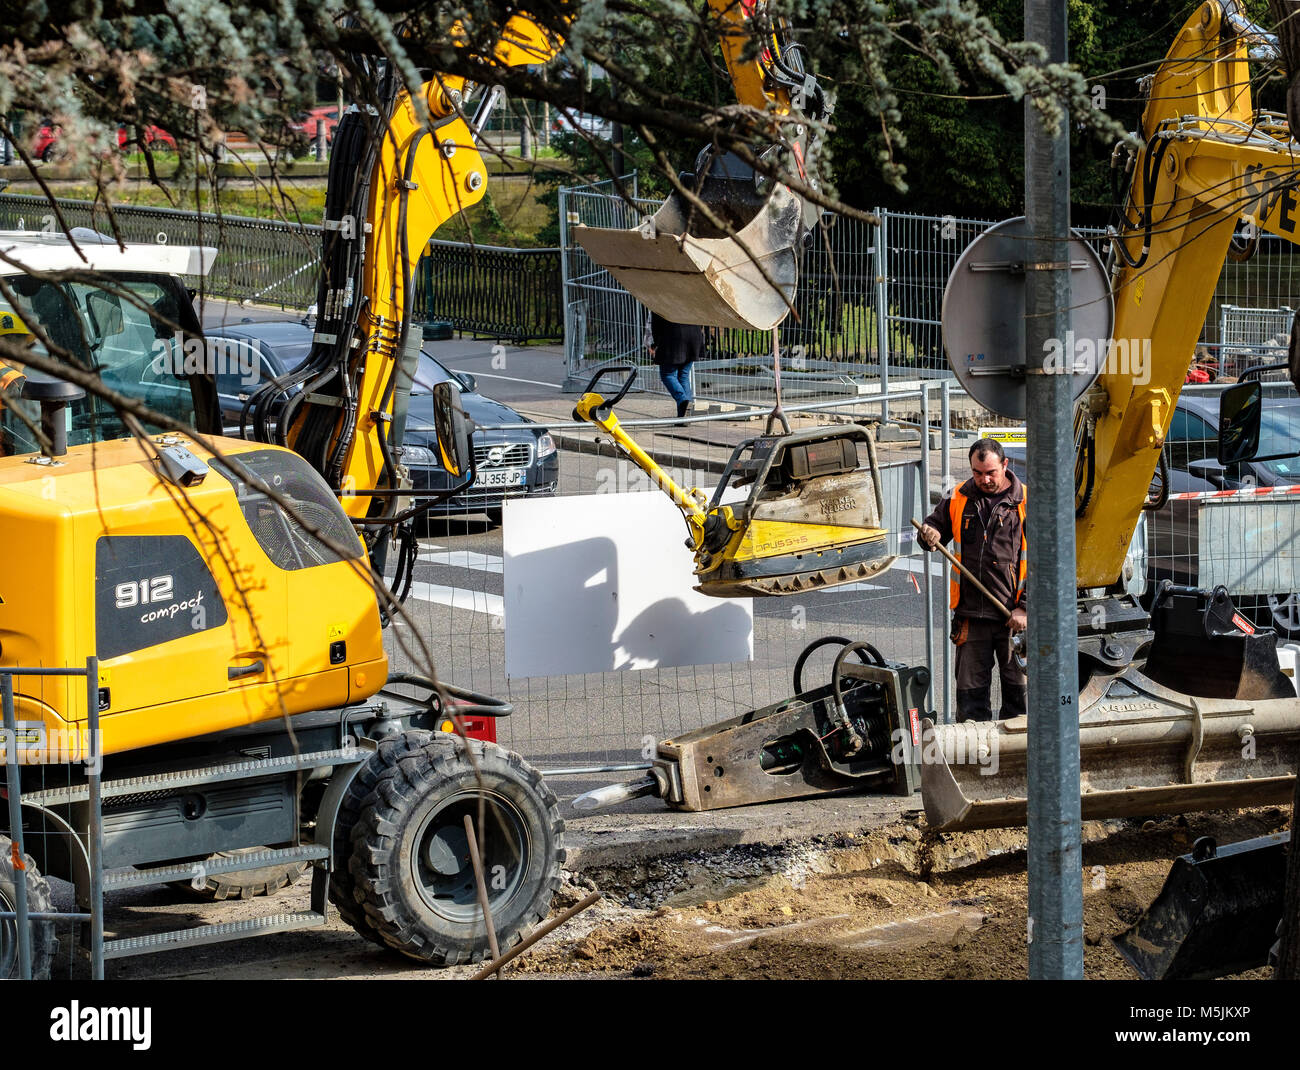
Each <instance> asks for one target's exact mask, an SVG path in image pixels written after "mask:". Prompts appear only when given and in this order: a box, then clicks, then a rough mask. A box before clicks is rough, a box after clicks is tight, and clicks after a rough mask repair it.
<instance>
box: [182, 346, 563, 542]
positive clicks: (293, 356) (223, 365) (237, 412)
mask: <svg viewBox="0 0 1300 1070" xmlns="http://www.w3.org/2000/svg"><path fill="white" fill-rule="evenodd" d="M207 339H208V345H209V350H210V352H211V353H212V354H213V360H214V364H215V366H216V370H217V376H216V379H217V391H218V393H219V395H220V398H221V410H222V416H223V419H224V422H225V426H226V433H227V434H232V435H238V434H239V427H240V420H241V413H242V411H243V408H244V403H245V402H246V401H247V400H248V399H249V397H251V396H252V394H253V392H254V391H255V390H257V388H258V387H259V386H261V385H262V384H263V383H264V382H266V381H267V380H268V379H278V378H280V377H282V376H284V375H286V374H288V373H289V372H292V371H293V370H294V369H296V368H297V367H298V366H299V365H301V364H302V362H303V361H304V360H306V359H307V355H308V353H309V352H310V351H311V340H312V329H311V328H310V327H308V326H306V325H304V324H302V323H299V322H296V321H294V320H272V321H267V322H262V323H241V324H239V325H237V326H233V327H221V328H219V329H212V330H209V331H208V332H207ZM448 381H450V382H451V383H453V384H455V386H456V387H457V388H458V389H459V390H460V402H461V407H462V408H463V409H464V410H465V414H466V415H467V416H468V417H469V418H470V419H471V420H473V421H474V423H475V424H519V425H528V424H530V423H531V421H530V420H528V419H527V418H526V417H524V416H521V415H520V414H519V413H517V412H515V410H514V409H512V408H509V407H508V406H506V405H502V404H501V403H500V402H499V401H493V400H492V399H491V398H485V397H483V395H481V394H479V393H477V392H476V391H475V386H476V384H475V381H474V376H472V375H470V374H469V373H468V372H453V371H450V370H448V369H447V368H445V367H444V366H443V365H442V364H440V363H439V362H438V361H437V360H435V359H434V358H433V357H431V356H430V355H429V354H428V353H423V352H422V353H421V354H420V362H419V367H418V369H417V371H416V374H415V382H414V384H413V385H412V388H411V401H410V408H409V411H408V414H407V419H406V434H405V437H404V439H403V444H402V448H401V457H400V460H401V463H402V464H405V465H406V466H407V467H408V468H409V469H410V472H411V481H412V483H413V485H414V488H415V491H416V493H415V495H414V496H415V497H416V498H417V499H418V498H419V497H420V494H419V491H422V490H424V491H439V490H445V489H446V488H447V487H448V486H450V485H452V484H451V482H450V480H449V477H448V475H447V472H446V471H445V470H444V469H443V467H442V465H441V464H440V463H439V460H438V443H437V435H436V432H435V431H434V427H433V393H432V392H433V387H434V386H435V385H436V384H438V383H442V382H448ZM473 445H474V467H475V479H474V485H473V486H472V487H470V489H469V490H467V491H465V492H464V493H462V494H458V495H456V496H455V497H454V498H451V499H449V500H448V501H445V502H442V503H440V504H438V505H436V506H434V507H433V509H432V510H431V512H432V513H435V514H437V515H441V516H448V515H459V514H465V513H486V514H487V516H488V518H489V519H490V520H491V521H492V522H493V523H500V521H501V507H502V503H503V502H504V501H505V500H506V499H507V498H522V497H526V496H533V495H549V494H554V493H555V488H556V485H557V483H558V481H559V471H560V461H559V454H558V453H557V452H556V448H555V440H554V439H553V438H552V437H551V436H550V434H549V433H548V432H547V431H546V430H545V429H544V428H541V427H529V426H519V427H511V428H507V429H503V430H495V431H481V430H478V431H475V432H474V437H473Z"/></svg>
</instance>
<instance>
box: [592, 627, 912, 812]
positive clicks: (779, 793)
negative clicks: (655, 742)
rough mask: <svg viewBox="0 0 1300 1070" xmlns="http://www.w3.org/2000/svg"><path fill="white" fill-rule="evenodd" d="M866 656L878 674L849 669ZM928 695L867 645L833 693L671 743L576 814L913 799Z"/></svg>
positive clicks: (816, 693)
mask: <svg viewBox="0 0 1300 1070" xmlns="http://www.w3.org/2000/svg"><path fill="white" fill-rule="evenodd" d="M837 641H839V642H846V641H845V640H837ZM823 643H824V641H818V643H817V644H814V645H822V644H823ZM863 651H866V652H867V654H868V656H869V657H870V659H871V661H872V664H862V665H854V664H845V661H844V659H845V657H846V656H847V655H849V654H851V653H857V654H858V656H859V657H860V658H861V657H863ZM801 662H802V659H801ZM929 689H930V672H929V670H928V669H926V668H925V667H924V666H918V667H916V668H911V667H908V666H906V665H901V664H897V663H893V662H886V661H885V660H884V659H883V658H881V657H880V655H879V653H878V652H877V651H875V649H874V648H872V647H871V646H870V645H869V644H866V643H850V644H848V645H847V646H845V647H844V649H843V650H842V651H841V652H840V656H839V657H837V658H836V662H835V669H834V671H833V673H832V679H831V682H830V683H829V684H826V685H823V686H821V687H818V688H814V689H812V690H810V691H807V692H803V693H801V694H796V695H795V696H794V697H793V698H788V699H785V700H784V701H782V702H777V703H774V704H773V705H771V706H767V707H764V708H763V709H761V710H753V711H751V712H749V713H746V714H744V715H742V716H740V717H733V718H731V719H730V720H727V721H722V722H720V723H719V724H714V725H709V726H707V727H705V728H701V729H698V730H697V731H694V732H688V733H687V734H686V735H684V736H680V737H678V738H677V739H668V740H664V741H662V742H661V743H660V744H659V747H658V753H657V755H656V758H655V763H654V766H653V767H652V768H651V769H650V771H649V777H647V778H642V779H640V780H636V781H632V782H630V783H628V784H618V785H610V786H609V787H603V788H597V789H596V790H594V791H590V792H588V793H587V794H586V795H583V796H579V797H578V798H577V799H575V800H574V804H573V805H574V807H575V808H577V809H579V810H589V809H596V808H597V807H600V806H608V805H611V804H614V803H620V802H626V801H627V800H629V799H632V798H636V797H637V796H640V795H651V794H652V795H657V796H659V797H660V798H662V799H663V800H664V801H665V802H666V803H667V804H668V805H669V806H671V807H672V808H674V809H676V810H686V811H700V810H719V809H723V808H726V807H730V806H744V805H747V804H750V803H760V802H774V801H776V800H778V799H797V798H801V797H804V796H808V795H819V794H822V793H824V792H830V791H843V790H845V789H855V790H857V791H874V792H877V793H889V794H894V795H911V794H913V793H914V792H915V791H916V789H917V787H918V786H919V775H918V772H917V751H918V746H917V744H918V743H919V742H920V722H921V716H922V715H923V714H924V711H925V700H926V695H927V694H928V692H929Z"/></svg>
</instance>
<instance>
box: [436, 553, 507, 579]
mask: <svg viewBox="0 0 1300 1070" xmlns="http://www.w3.org/2000/svg"><path fill="white" fill-rule="evenodd" d="M420 560H421V561H423V562H425V563H426V564H430V565H451V566H453V567H455V568H472V569H476V570H477V571H479V572H496V573H498V574H499V573H501V572H504V571H505V562H504V560H503V559H502V558H500V557H497V556H496V555H494V554H480V553H478V552H477V551H474V550H446V551H444V552H443V553H437V554H426V553H422V554H420Z"/></svg>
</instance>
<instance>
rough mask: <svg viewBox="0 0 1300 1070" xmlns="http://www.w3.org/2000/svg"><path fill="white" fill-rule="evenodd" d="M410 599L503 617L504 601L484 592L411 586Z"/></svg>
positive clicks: (418, 585) (427, 585) (417, 583)
mask: <svg viewBox="0 0 1300 1070" xmlns="http://www.w3.org/2000/svg"><path fill="white" fill-rule="evenodd" d="M411 597H412V598H414V599H416V600H417V601H420V602H436V603H437V604H438V605H441V606H450V607H451V608H452V609H468V610H470V612H472V613H489V614H491V615H492V616H494V617H504V616H505V611H506V606H505V599H504V598H502V597H501V595H499V594H488V593H487V592H486V591H466V590H463V589H461V588H460V587H443V586H442V585H441V584H437V583H422V582H420V581H418V580H417V581H416V582H415V583H413V584H411Z"/></svg>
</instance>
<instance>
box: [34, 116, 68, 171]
mask: <svg viewBox="0 0 1300 1070" xmlns="http://www.w3.org/2000/svg"><path fill="white" fill-rule="evenodd" d="M60 133H61V131H60V130H59V128H58V127H57V126H55V125H54V123H53V122H52V121H51V120H49V119H42V120H41V125H40V126H39V127H38V128H37V130H36V137H34V138H33V139H32V150H31V151H32V155H33V156H35V157H36V159H38V160H44V161H45V162H46V163H49V162H50V161H51V160H53V159H56V158H57V157H58V155H59V148H58V145H59V135H60Z"/></svg>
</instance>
